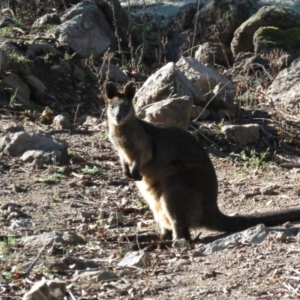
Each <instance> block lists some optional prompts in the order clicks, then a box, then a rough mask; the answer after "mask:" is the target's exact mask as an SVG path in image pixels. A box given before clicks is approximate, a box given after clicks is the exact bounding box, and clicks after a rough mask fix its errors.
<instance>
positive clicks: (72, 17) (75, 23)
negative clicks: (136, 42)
mask: <svg viewBox="0 0 300 300" xmlns="http://www.w3.org/2000/svg"><path fill="white" fill-rule="evenodd" d="M61 19H62V22H63V23H62V24H61V25H58V26H57V27H56V28H55V29H53V30H52V32H53V33H54V35H55V37H56V38H57V40H58V41H59V43H60V44H61V45H67V46H69V47H71V48H72V49H73V51H75V52H76V53H78V54H79V55H81V56H82V57H89V56H90V55H93V56H94V57H96V58H99V57H101V55H102V54H103V53H104V52H106V51H107V49H108V48H111V50H115V49H117V48H116V46H117V42H116V37H115V36H114V32H113V31H112V29H111V28H110V27H109V24H108V23H107V21H106V19H105V16H104V14H103V13H102V12H101V11H100V10H99V9H98V7H97V5H96V4H95V3H94V2H80V3H78V4H77V5H74V6H73V7H72V8H71V9H70V10H68V11H67V12H66V13H65V14H64V15H63V16H62V18H61Z"/></svg>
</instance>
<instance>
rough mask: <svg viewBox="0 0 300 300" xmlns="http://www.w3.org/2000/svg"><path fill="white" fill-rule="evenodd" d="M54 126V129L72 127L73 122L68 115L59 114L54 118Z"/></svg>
mask: <svg viewBox="0 0 300 300" xmlns="http://www.w3.org/2000/svg"><path fill="white" fill-rule="evenodd" d="M52 127H53V128H54V129H70V128H71V127H72V124H71V123H70V121H69V119H68V118H67V117H66V116H64V115H57V116H55V117H54V119H53V123H52Z"/></svg>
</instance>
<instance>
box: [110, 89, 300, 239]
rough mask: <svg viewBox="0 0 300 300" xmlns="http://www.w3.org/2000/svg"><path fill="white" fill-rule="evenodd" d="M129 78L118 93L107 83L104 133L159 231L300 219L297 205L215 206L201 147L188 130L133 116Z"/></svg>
mask: <svg viewBox="0 0 300 300" xmlns="http://www.w3.org/2000/svg"><path fill="white" fill-rule="evenodd" d="M134 93H135V89H134V87H133V83H129V84H127V85H126V87H125V90H124V93H119V92H118V90H117V88H116V87H115V86H114V85H113V84H112V83H108V84H107V85H106V94H107V98H108V123H109V136H110V140H111V142H112V143H113V145H114V147H115V148H116V150H117V151H118V153H119V156H120V160H121V164H122V166H123V170H124V173H125V174H126V175H127V176H129V177H131V178H133V179H135V180H136V185H137V187H138V189H139V191H140V193H141V194H142V196H143V197H144V199H145V200H146V201H147V203H148V204H149V206H150V209H151V210H152V212H153V214H154V217H155V219H156V221H157V222H158V224H159V225H160V228H161V234H162V235H163V236H164V237H170V236H171V235H172V236H173V239H179V238H185V239H186V240H191V236H190V229H192V228H199V227H206V228H210V229H213V230H220V231H239V230H243V229H246V228H248V227H251V226H254V225H256V224H259V223H264V224H265V225H269V226H271V225H278V224H280V223H283V222H286V221H295V220H300V208H299V209H290V210H284V211H280V212H269V213H265V214H254V215H248V216H232V217H231V216H226V215H224V214H223V213H222V212H221V211H220V210H219V207H218V204H217V195H218V184H217V177H216V174H215V170H214V167H213V165H212V163H211V160H210V158H209V156H208V155H207V153H206V152H205V150H204V149H203V148H202V147H201V145H200V144H199V143H198V142H197V140H196V139H195V138H194V137H193V136H192V135H191V134H190V133H188V132H185V131H183V130H181V129H178V128H175V127H171V126H166V125H160V124H150V123H148V122H145V121H142V120H140V119H138V118H137V117H136V116H135V112H134V108H133V105H132V98H133V97H134Z"/></svg>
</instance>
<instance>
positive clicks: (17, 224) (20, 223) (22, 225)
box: [7, 216, 34, 230]
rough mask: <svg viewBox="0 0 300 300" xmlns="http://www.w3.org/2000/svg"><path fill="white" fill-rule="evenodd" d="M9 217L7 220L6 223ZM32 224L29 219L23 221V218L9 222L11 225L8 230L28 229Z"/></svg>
mask: <svg viewBox="0 0 300 300" xmlns="http://www.w3.org/2000/svg"><path fill="white" fill-rule="evenodd" d="M8 219H9V217H8V218H7V221H8ZM33 225H34V224H33V222H32V220H31V219H24V216H23V218H22V219H20V220H11V224H10V226H9V228H10V229H13V230H14V229H16V228H28V227H32V226H33Z"/></svg>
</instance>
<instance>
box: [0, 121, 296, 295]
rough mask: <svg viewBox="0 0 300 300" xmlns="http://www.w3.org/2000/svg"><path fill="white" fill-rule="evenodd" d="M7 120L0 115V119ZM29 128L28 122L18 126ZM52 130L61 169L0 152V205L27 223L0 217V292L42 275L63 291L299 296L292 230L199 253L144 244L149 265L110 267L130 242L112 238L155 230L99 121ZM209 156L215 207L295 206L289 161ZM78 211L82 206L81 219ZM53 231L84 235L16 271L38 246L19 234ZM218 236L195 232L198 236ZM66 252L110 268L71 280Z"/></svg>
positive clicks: (18, 290) (24, 286)
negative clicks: (114, 217) (102, 275)
mask: <svg viewBox="0 0 300 300" xmlns="http://www.w3.org/2000/svg"><path fill="white" fill-rule="evenodd" d="M7 122H9V121H5V120H3V119H2V121H1V124H0V126H1V127H3V126H4V125H5V124H6V123H7ZM36 127H37V125H34V124H31V123H29V122H28V123H27V125H26V130H32V129H35V128H36ZM54 136H55V138H60V139H63V140H66V141H67V142H68V143H69V153H70V156H71V157H72V158H71V162H70V164H69V165H68V166H67V167H65V168H64V169H63V168H61V167H60V166H55V165H52V166H50V167H49V166H48V167H45V168H43V169H34V168H33V167H32V165H31V164H29V163H23V162H22V161H20V159H18V158H11V157H7V156H5V155H2V156H1V158H0V174H1V175H0V191H1V194H0V204H1V206H2V207H3V205H4V204H6V203H9V202H16V203H18V204H19V205H21V207H22V211H23V212H25V213H26V214H27V215H28V216H30V218H31V221H32V225H31V226H29V227H25V228H23V227H21V228H19V227H11V224H12V221H11V220H10V221H9V220H6V219H5V218H4V217H2V219H1V223H0V224H1V225H0V243H1V244H0V299H1V300H4V299H21V298H22V295H23V294H24V292H25V291H28V290H29V289H30V287H31V286H32V284H33V283H35V282H37V281H39V280H40V279H41V278H42V277H44V278H47V279H52V278H60V279H62V280H64V281H65V282H66V283H67V287H68V291H70V292H71V293H72V295H73V296H74V297H75V298H73V299H299V298H300V291H299V288H300V260H299V255H300V235H299V234H298V235H295V236H291V237H287V238H286V239H280V238H278V233H276V232H274V233H270V234H269V236H268V237H267V239H266V241H265V242H264V243H262V244H260V245H253V244H250V243H247V242H245V243H241V244H239V245H236V246H233V247H229V248H227V249H225V250H223V251H220V252H216V253H213V254H211V255H208V256H199V257H195V256H194V255H193V253H194V251H195V249H197V248H198V247H199V246H201V244H200V242H198V243H196V244H193V245H190V246H188V247H185V248H181V249H177V248H172V247H167V248H166V249H162V248H160V247H158V248H156V249H152V250H151V251H149V254H150V262H151V263H150V265H149V267H147V268H124V267H119V266H118V265H117V264H118V262H119V261H120V260H121V259H122V258H123V257H124V255H125V254H126V253H127V252H128V251H131V249H132V242H130V241H129V238H128V239H126V238H123V239H120V237H121V236H123V237H124V236H135V237H136V238H138V237H139V235H141V234H142V232H147V233H154V234H156V233H157V228H156V225H155V223H154V222H153V219H152V214H151V212H150V211H149V210H148V208H147V206H146V205H145V204H144V203H143V200H142V199H141V197H140V196H139V195H138V193H137V190H136V188H135V186H134V183H133V182H132V181H129V180H127V179H126V178H124V176H123V175H122V173H121V169H120V165H119V162H118V158H117V156H116V154H115V152H114V151H113V149H112V147H111V145H110V143H109V141H108V139H107V128H106V124H105V123H103V124H102V125H101V126H100V132H97V133H94V134H87V135H78V134H76V135H69V134H55V135H54ZM208 150H209V149H208ZM210 156H211V159H212V161H213V164H214V166H215V168H216V171H217V175H218V179H219V205H220V207H221V209H222V211H223V212H225V213H227V214H235V213H239V214H244V213H251V212H255V211H259V212H260V211H267V210H280V209H283V208H287V207H293V206H300V197H299V195H300V170H299V169H291V170H288V169H283V168H281V167H280V166H277V165H275V164H274V163H270V164H268V165H266V166H265V167H264V168H256V167H253V166H245V165H244V163H243V162H241V161H238V160H237V159H236V158H232V157H230V156H228V155H226V154H224V155H222V157H221V156H220V155H216V154H213V152H212V151H211V153H210ZM54 181H56V182H54ZM268 186H272V187H273V188H272V191H273V192H272V195H262V194H261V193H260V192H259V191H260V190H261V189H262V188H264V187H268ZM112 212H120V213H121V214H122V215H123V216H124V218H125V221H124V224H123V225H118V226H114V225H113V224H109V221H108V220H109V215H110V214H111V213H112ZM84 213H90V214H88V217H84ZM137 224H138V225H137ZM292 226H293V228H295V229H296V231H298V229H299V228H300V227H299V226H300V225H299V224H292ZM53 231H76V232H77V233H79V234H80V235H81V236H83V237H84V239H85V240H86V243H85V244H80V245H69V244H58V245H49V246H47V247H46V248H45V249H44V251H43V252H42V253H41V255H40V257H39V258H38V260H37V262H36V263H35V265H34V267H33V268H32V269H31V270H30V272H29V274H26V276H24V274H23V275H22V272H24V269H25V268H26V266H28V263H31V262H32V261H34V259H35V258H36V257H37V255H38V252H39V250H40V249H31V248H25V247H24V246H23V245H22V243H21V242H20V241H21V240H20V238H21V237H22V236H26V235H38V234H41V233H46V232H53ZM199 232H200V231H195V232H193V236H194V237H195V236H196V235H197V234H198V233H199ZM218 234H220V233H217V232H209V231H205V230H201V235H200V239H201V238H204V237H206V236H217V235H218ZM9 236H10V237H9ZM142 244H143V243H141V245H142ZM66 258H68V259H69V261H70V259H74V260H82V261H86V262H93V263H94V264H93V268H92V269H93V270H107V271H111V272H114V273H116V274H120V276H119V278H118V279H114V280H106V281H100V282H96V283H95V282H93V281H91V280H90V281H89V280H78V279H74V278H76V277H75V275H76V274H77V273H80V272H81V271H80V270H78V268H76V267H75V268H74V267H72V266H71V265H72V264H67V263H66ZM66 299H71V297H70V296H66Z"/></svg>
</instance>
